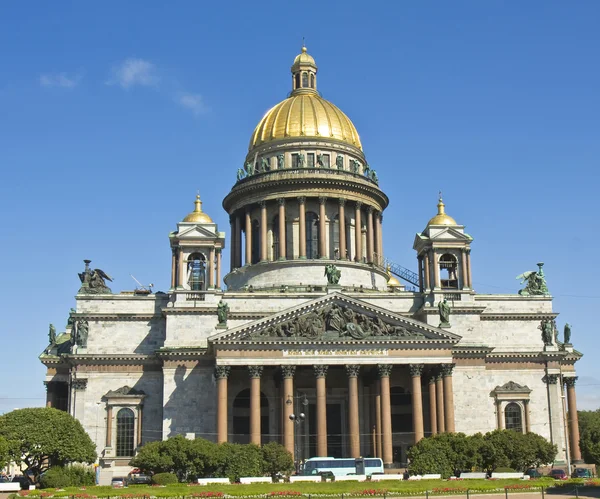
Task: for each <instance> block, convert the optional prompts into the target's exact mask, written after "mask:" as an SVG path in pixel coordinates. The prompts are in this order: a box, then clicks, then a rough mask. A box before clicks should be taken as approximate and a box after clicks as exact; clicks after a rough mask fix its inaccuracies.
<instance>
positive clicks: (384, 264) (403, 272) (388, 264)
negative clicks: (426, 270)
mask: <svg viewBox="0 0 600 499" xmlns="http://www.w3.org/2000/svg"><path fill="white" fill-rule="evenodd" d="M373 260H374V263H375V265H377V266H378V267H381V268H383V269H384V270H387V269H389V270H390V272H391V273H392V274H394V275H395V276H397V277H399V278H400V279H402V280H404V281H406V282H408V283H410V284H412V285H413V286H416V287H417V288H419V275H418V274H417V273H416V272H413V271H412V270H409V269H407V268H406V267H403V266H402V265H400V264H398V263H396V262H392V261H391V260H390V259H388V258H385V257H383V256H382V255H378V254H376V253H373Z"/></svg>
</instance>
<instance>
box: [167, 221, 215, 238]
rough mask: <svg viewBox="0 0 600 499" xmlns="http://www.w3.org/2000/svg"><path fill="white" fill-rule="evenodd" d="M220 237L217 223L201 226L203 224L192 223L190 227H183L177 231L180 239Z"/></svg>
mask: <svg viewBox="0 0 600 499" xmlns="http://www.w3.org/2000/svg"><path fill="white" fill-rule="evenodd" d="M215 237H218V234H217V232H216V225H209V226H201V225H192V226H190V227H186V228H184V229H181V230H180V231H179V232H178V233H177V238H178V239H180V240H181V239H207V238H209V239H214V238H215Z"/></svg>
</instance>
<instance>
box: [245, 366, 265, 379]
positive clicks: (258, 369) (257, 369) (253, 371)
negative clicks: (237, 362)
mask: <svg viewBox="0 0 600 499" xmlns="http://www.w3.org/2000/svg"><path fill="white" fill-rule="evenodd" d="M248 372H249V373H250V377H251V378H260V377H261V376H262V373H263V366H248Z"/></svg>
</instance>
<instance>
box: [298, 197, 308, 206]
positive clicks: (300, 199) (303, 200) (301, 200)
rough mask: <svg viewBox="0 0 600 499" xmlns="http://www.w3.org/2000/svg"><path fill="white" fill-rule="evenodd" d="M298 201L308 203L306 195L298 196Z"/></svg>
mask: <svg viewBox="0 0 600 499" xmlns="http://www.w3.org/2000/svg"><path fill="white" fill-rule="evenodd" d="M298 202H299V203H300V204H304V203H306V196H300V197H299V198H298Z"/></svg>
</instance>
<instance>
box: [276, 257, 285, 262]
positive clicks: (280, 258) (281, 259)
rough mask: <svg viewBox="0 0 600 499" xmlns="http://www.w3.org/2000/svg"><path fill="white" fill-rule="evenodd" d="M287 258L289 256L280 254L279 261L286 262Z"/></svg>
mask: <svg viewBox="0 0 600 499" xmlns="http://www.w3.org/2000/svg"><path fill="white" fill-rule="evenodd" d="M286 260H287V258H286V257H285V256H280V257H279V258H278V259H277V261H278V262H285V261H286Z"/></svg>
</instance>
